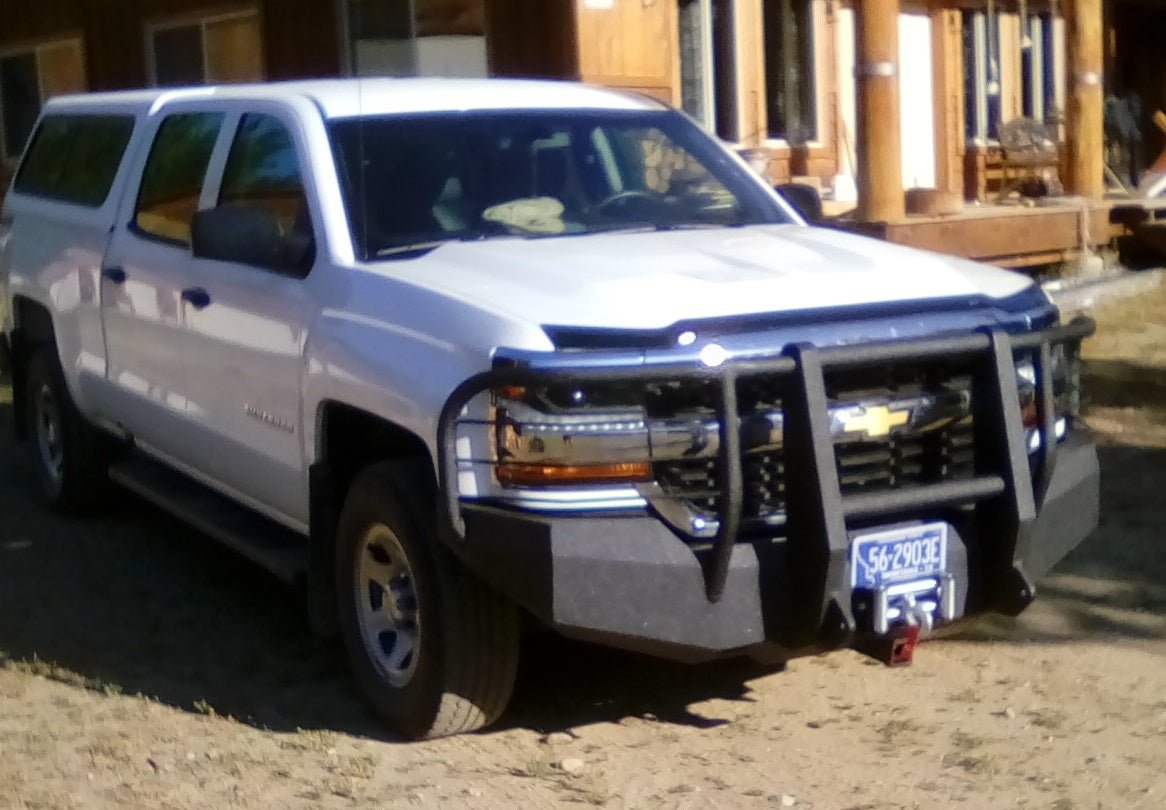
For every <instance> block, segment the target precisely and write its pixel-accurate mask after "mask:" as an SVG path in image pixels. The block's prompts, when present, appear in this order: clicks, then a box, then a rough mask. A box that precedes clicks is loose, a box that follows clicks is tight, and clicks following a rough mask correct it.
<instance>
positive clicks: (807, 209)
mask: <svg viewBox="0 0 1166 810" xmlns="http://www.w3.org/2000/svg"><path fill="white" fill-rule="evenodd" d="M775 189H776V191H777V193H778V194H780V195H781V196H782V197H784V198H785V201H786V202H787V203H789V204H790V205H791V206H793V209H794V210H795V211H797V212H798V213H799V214H801V215H802V219H804V220H805V221H806V222H809V223H811V224H812V223H815V222H820V221H821V219H822V198H821V196H819V194H818V189H816V188H814V187H813V186H808V185H806V184H805V183H783V184H782V185H780V186H775Z"/></svg>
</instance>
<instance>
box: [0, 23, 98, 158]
mask: <svg viewBox="0 0 1166 810" xmlns="http://www.w3.org/2000/svg"><path fill="white" fill-rule="evenodd" d="M61 46H71V47H73V48H75V49H76V52H77V57H78V62H79V63H80V65H81V74H82V75H81V79H82V83H83V85H84V86H83V87H82V90H83V91H84V90H87V89H88V88H89V70H88V65H87V64H86V59H85V38H84V37H83V36H81V35H80V34H69V35H65V36H57V37H52V38H50V39H42V40H37V41H35V42H27V43H23V44H18V45H12V46H5V47H0V59H9V58H12V57H14V56H26V55H29V54H31V55H32V56H33V58H34V59H35V60H36V91H37V98H38V99H39V100H40V111H39V112H38V113H37V122H36V123H34V125H33V131H32V132H30V133H29V137H30V138H31V137H32V134H33V132H36V126H37V125H38V124H39V121H40V114H41V113H43V112H44V107H45V103H46V102H47V101H48V99H47V98H45V80H44V71H43V70H42V69H41V55H40V54H41V51H42V50H45V49H49V48H58V47H61ZM3 133H4V98H3V94H2V91H0V166H6V167H10V168H15V167H16V165H17V164H18V163H19V162H20V159H21V157H23V155H24V148H25V147H26V146H28V144H27V143H23V144H21V151H20V152H19V153H17V154H15V155H12V154H9V153H8V148H7V144H5V138H4V134H3Z"/></svg>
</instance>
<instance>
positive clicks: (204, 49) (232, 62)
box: [146, 9, 263, 87]
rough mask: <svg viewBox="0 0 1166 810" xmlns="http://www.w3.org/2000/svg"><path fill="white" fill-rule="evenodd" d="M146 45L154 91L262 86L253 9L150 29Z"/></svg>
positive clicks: (259, 37) (260, 48)
mask: <svg viewBox="0 0 1166 810" xmlns="http://www.w3.org/2000/svg"><path fill="white" fill-rule="evenodd" d="M146 39H147V43H146V51H147V54H148V58H149V68H150V81H151V83H152V84H153V85H155V86H156V87H179V86H183V85H192V84H227V83H232V82H253V81H262V80H263V37H262V34H261V33H260V27H259V13H258V12H257V11H255V10H253V9H252V10H248V11H240V12H235V13H232V14H219V15H215V16H208V17H202V18H196V19H190V18H186V19H183V20H177V21H173V22H165V23H161V24H158V25H151V26H149V28H148V29H147V33H146Z"/></svg>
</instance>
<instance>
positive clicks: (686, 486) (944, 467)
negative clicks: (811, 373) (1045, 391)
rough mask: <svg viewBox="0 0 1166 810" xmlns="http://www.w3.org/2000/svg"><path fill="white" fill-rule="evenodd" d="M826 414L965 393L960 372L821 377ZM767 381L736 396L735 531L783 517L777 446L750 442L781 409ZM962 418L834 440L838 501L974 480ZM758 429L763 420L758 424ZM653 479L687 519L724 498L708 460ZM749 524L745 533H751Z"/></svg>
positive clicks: (966, 420)
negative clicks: (738, 480) (739, 497)
mask: <svg viewBox="0 0 1166 810" xmlns="http://www.w3.org/2000/svg"><path fill="white" fill-rule="evenodd" d="M826 382H827V394H828V398H829V401H830V405H831V407H838V406H842V405H853V404H856V403H871V402H874V403H879V402H896V401H902V400H903V399H904V398H911V397H919V396H926V395H944V394H946V395H950V394H951V393H952V392H967V391H970V389H971V376H970V374H969V373H967V370H966V369H961V368H958V367H954V366H950V365H939V364H932V365H929V366H926V367H920V368H916V369H911V368H904V367H901V366H898V367H887V368H882V369H864V370H863V371H862V372H860V373H846V374H837V375H833V376H828V377H827V380H826ZM778 386H779V383H778V381H775V380H773V379H750V380H746V381H744V382H742V383H741V384H740V388H739V390H738V396H739V399H740V404H741V418H742V445H743V450H744V452H743V456H742V465H743V469H742V474H743V476H742V477H743V483H744V488H743V493H742V494H743V502H742V514H741V517H742V521H743V527H742V528H743V529H744V530H745V531H749V530H750V528H753V529H757V528H758V527H760V526H761V525H769V526H772V525H773V524H774V523H779V522H780V521H781V518H782V516H783V514H784V512H785V509H786V478H787V476H788V475H795V474H797V471H796V470H787V469H786V465H785V458H784V455H783V452H782V450H781V448H780V446H761V445H762V444H763V443H762V442H760V441H759V440H757V439H756V437H755V436H753V435H752V433H753V431H754V429H755V428H756V422H757V421H758V420H756V419H752V420H751V419H750V417H756V416H757V415H758V414H760V413H766V412H772V411H778V410H780V408H781V399H782V397H781V391H780V389H779V387H778ZM973 419H974V418H973V416H971V414H970V412H968V413H967V414H966V415H963V416H961V418H959V419H956V420H954V421H953V420H950V419H949V420H946V421H943V420H940V421H937V422H933V423H931V424H926V425H915V426H903V427H898V428H896V429H895V430H892V431H891V433H890V434H889V435H886V436H881V437H874V438H862V436H861V434H859V438H854V437H852V436H850V435H847V434H845V433H843V434H840V435H836V436H835V437H834V457H835V463H836V468H837V471H838V480H839V485H840V487H841V490H842V494H843V495H844V496H846V495H852V494H860V493H861V494H870V493H877V492H881V491H892V490H896V489H900V488H903V487H912V486H922V485H927V484H936V483H942V482H946V481H958V480H965V479H969V478H972V477H974V475H975V466H976V459H975V452H974V422H973ZM761 421H763V422H764V420H761ZM655 468H656V470H655V471H656V477H657V481H658V482H659V484H660V486H661V488H662V489H663V490H664V492H665V494H666V495H668V496H669V497H672V498H676V499H678V500H680V501H682V502H683V503H685V505H686V506H687V507H688V508H689V509H690V510H692V511H693V512H694V513H696V514H698V515H700V516H703V517H706V518H713V517H715V516H716V514H717V511H718V507H719V500H720V498H721V496H722V493H723V491H724V487H723V482H722V481H721V476H720V471H719V470H718V468H717V461H716V460H715V459H693V460H683V461H668V462H661V463H657V464H656V465H655ZM751 524H752V526H751Z"/></svg>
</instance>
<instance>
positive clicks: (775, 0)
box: [762, 0, 817, 144]
mask: <svg viewBox="0 0 1166 810" xmlns="http://www.w3.org/2000/svg"><path fill="white" fill-rule="evenodd" d="M762 12H763V14H764V15H765V103H766V111H767V113H768V115H767V118H768V121H769V127H768V133H769V137H770V138H774V139H778V140H784V141H788V142H790V143H794V144H797V143H805V142H806V141H811V140H813V139H814V138H815V137H817V110H816V105H815V98H814V23H813V8H812V6H811V2H810V0H765V2H764V5H763V7H762Z"/></svg>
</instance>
